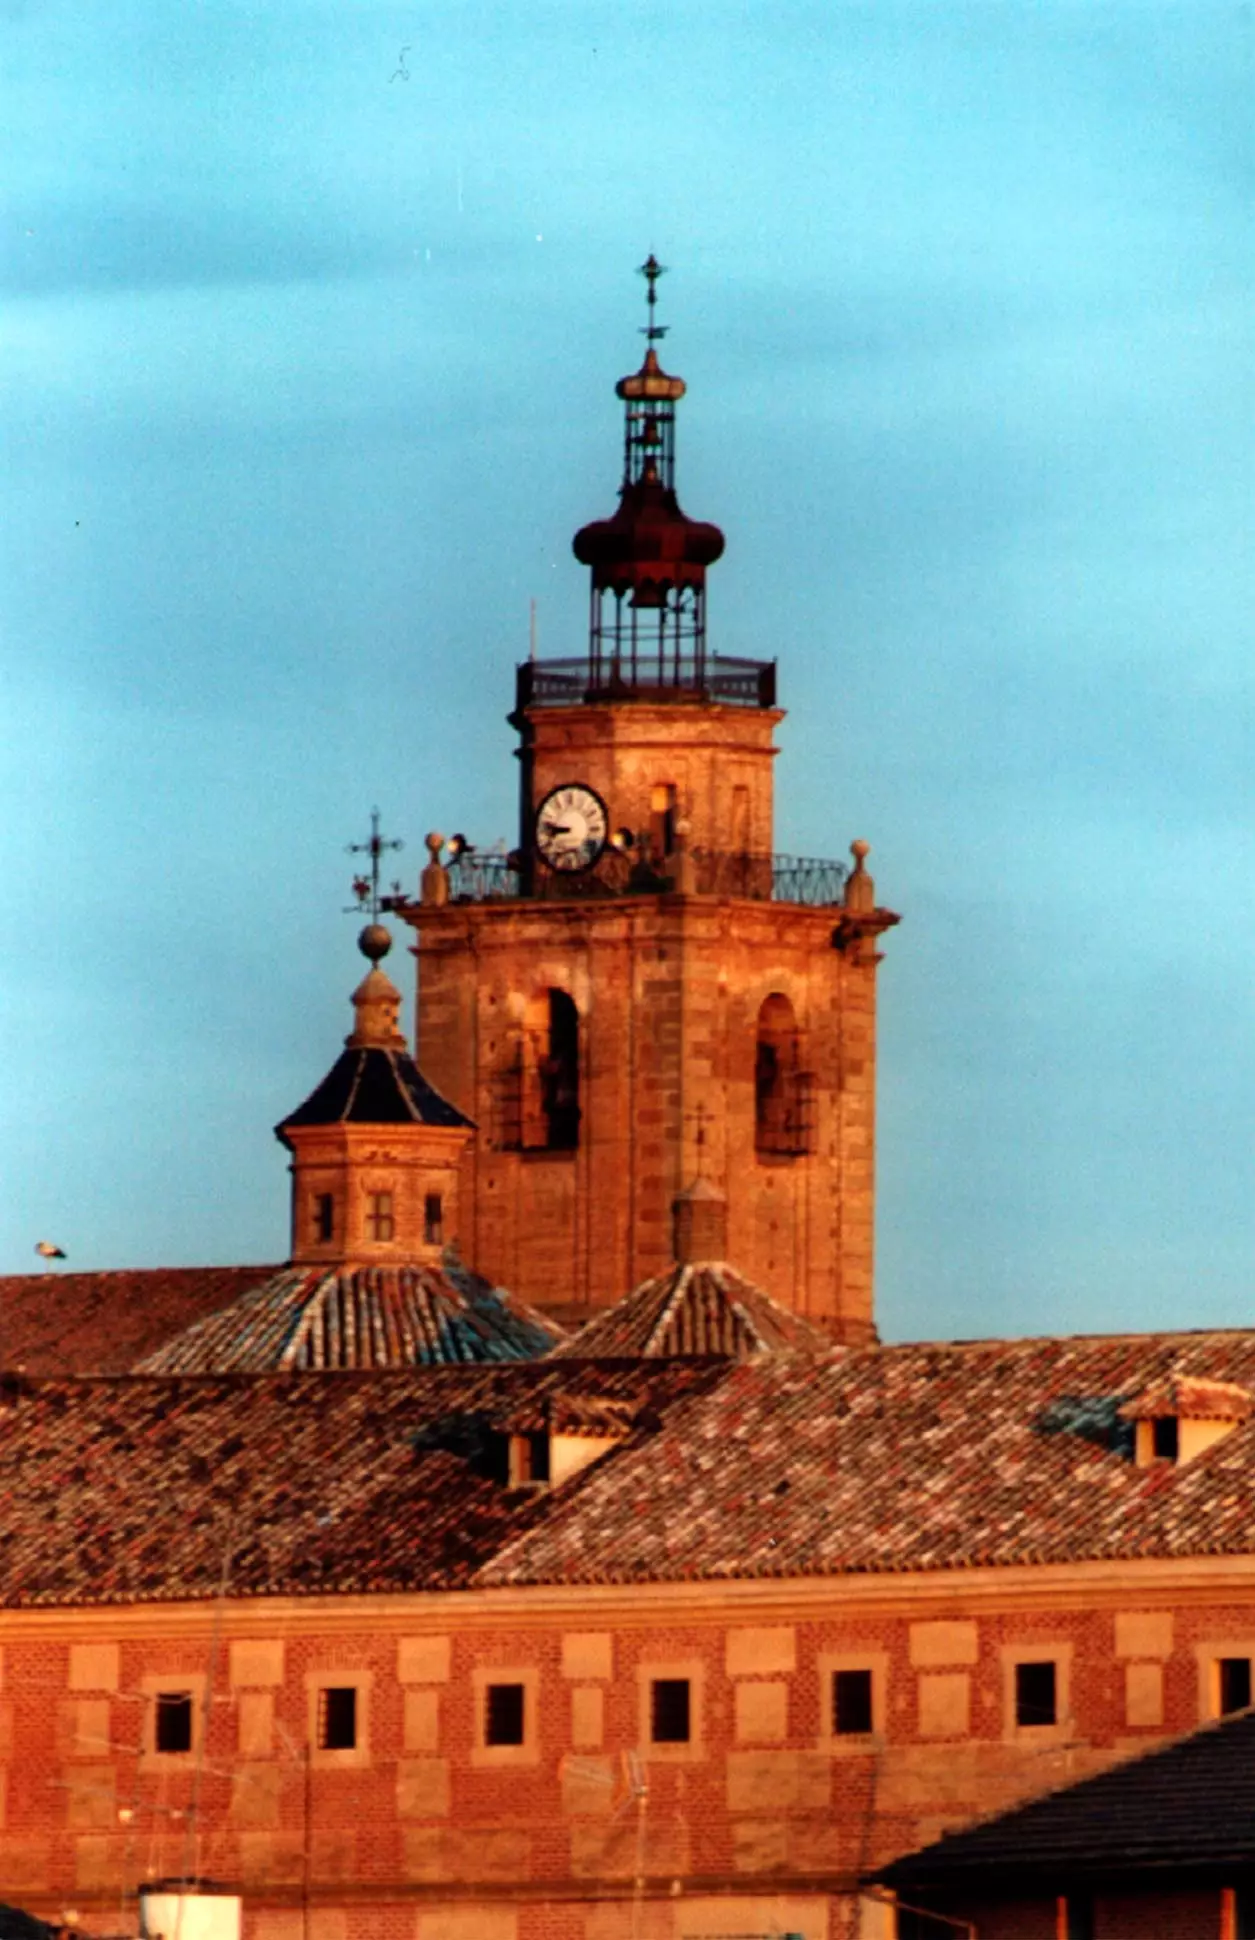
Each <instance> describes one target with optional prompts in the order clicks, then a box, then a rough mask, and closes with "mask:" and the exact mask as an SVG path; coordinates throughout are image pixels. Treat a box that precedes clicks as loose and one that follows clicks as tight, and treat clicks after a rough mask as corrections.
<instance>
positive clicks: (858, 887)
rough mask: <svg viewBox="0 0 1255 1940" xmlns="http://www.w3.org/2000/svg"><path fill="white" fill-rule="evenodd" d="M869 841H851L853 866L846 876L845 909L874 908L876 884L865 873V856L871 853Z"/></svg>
mask: <svg viewBox="0 0 1255 1940" xmlns="http://www.w3.org/2000/svg"><path fill="white" fill-rule="evenodd" d="M871 847H872V845H871V843H870V842H851V844H850V854H851V855H852V856H853V857H854V867H853V868H852V869H851V871H850V873H849V875H848V876H847V877H846V883H845V906H846V908H847V909H874V908H875V907H876V885H875V883H874V882H873V881H872V879H871V877H870V876H869V875H868V873H867V868H866V863H867V858H868V856H869V855H870V854H871Z"/></svg>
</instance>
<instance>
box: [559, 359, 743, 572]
mask: <svg viewBox="0 0 1255 1940" xmlns="http://www.w3.org/2000/svg"><path fill="white" fill-rule="evenodd" d="M649 354H650V356H651V357H652V356H653V352H652V351H651V352H650V353H649ZM667 381H668V382H670V381H671V380H670V379H668V380H667ZM676 381H677V382H678V379H677V380H676ZM572 543H573V547H574V551H575V556H576V558H577V559H578V560H579V561H580V563H581V564H582V565H585V566H588V567H590V568H591V570H592V581H593V586H594V588H595V590H596V591H597V592H599V593H600V592H607V593H613V594H614V596H615V597H616V599H623V598H625V597H626V598H630V599H631V601H632V604H633V605H634V606H639V607H660V606H662V605H663V604H664V602H665V601H666V599H667V596H668V595H669V594H674V593H675V592H677V591H678V590H679V589H680V588H681V587H691V588H693V589H694V590H698V589H700V588H701V587H702V585H703V584H704V582H705V578H706V568H707V566H711V565H713V564H714V562H715V560H716V559H718V558H719V556H720V554H721V553H722V551H723V534H722V532H720V530H719V528H718V526H717V525H709V524H707V523H706V522H704V521H702V520H698V519H690V518H688V517H687V516H686V515H685V513H683V512H682V511H681V510H680V506H679V502H678V500H677V499H676V495H675V492H674V490H673V489H671V487H669V486H667V485H664V484H663V482H662V479H661V477H660V476H659V473H658V467H657V464H656V463H655V462H654V461H653V460H652V459H650V460H649V461H647V462H646V464H645V466H644V469H643V470H642V472H641V475H640V477H639V478H637V479H635V480H634V481H632V482H631V483H628V484H625V485H624V487H623V489H622V491H621V493H620V494H619V509H618V511H617V512H616V513H615V514H614V515H613V517H612V518H609V519H595V520H594V521H593V522H592V523H591V524H590V525H586V526H582V527H581V528H580V530H579V531H578V532H577V533H576V535H575V538H574V541H573V542H572Z"/></svg>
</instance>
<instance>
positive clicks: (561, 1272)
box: [392, 256, 897, 1341]
mask: <svg viewBox="0 0 1255 1940" xmlns="http://www.w3.org/2000/svg"><path fill="white" fill-rule="evenodd" d="M642 273H643V275H644V277H645V280H646V288H647V304H648V308H647V323H646V326H645V331H644V335H645V338H646V349H645V355H644V359H643V362H642V363H641V365H640V368H639V369H638V370H636V371H633V372H632V373H631V374H630V375H629V376H627V377H624V378H622V379H621V380H620V382H619V384H618V385H617V387H616V389H617V394H618V396H619V398H620V400H621V401H622V404H623V413H624V435H623V475H622V483H621V485H620V488H619V501H618V506H617V508H616V509H615V511H614V512H613V513H612V515H611V516H610V517H609V518H606V519H599V520H596V521H594V522H593V523H591V524H589V525H586V526H584V527H582V528H581V530H580V531H579V532H578V533H577V534H576V536H575V540H574V550H575V555H576V557H577V559H579V560H580V562H581V563H582V564H583V565H585V566H586V567H587V568H588V571H589V582H590V591H589V597H590V608H589V629H588V640H587V644H586V647H585V650H584V652H583V653H581V654H579V655H577V656H573V657H571V658H566V659H552V660H536V659H531V660H528V661H526V662H524V664H523V665H522V666H520V667H519V668H518V670H517V675H516V688H515V706H514V710H513V712H512V714H511V715H510V717H509V718H510V723H511V725H512V726H513V727H514V729H515V730H516V732H517V735H518V742H519V745H518V749H517V754H518V758H519V763H520V817H519V823H520V826H519V841H518V847H517V849H516V850H515V851H514V852H512V853H511V854H510V855H509V856H493V857H489V856H480V855H478V854H477V853H476V852H475V850H474V849H473V848H471V847H470V846H469V845H468V844H466V843H465V842H464V841H463V840H462V839H461V838H457V839H455V841H454V842H453V843H450V844H446V843H445V841H444V839H443V837H441V836H439V835H435V834H433V835H431V836H429V837H428V848H429V850H430V861H429V863H428V865H427V867H426V869H425V870H424V871H423V877H422V884H421V890H420V896H419V898H418V900H417V901H414V902H408V901H405V900H403V899H402V900H401V901H399V902H394V904H393V905H392V906H393V907H394V909H395V910H396V912H397V913H398V914H399V915H401V916H403V917H404V918H405V920H406V921H407V922H409V923H410V924H411V925H412V926H413V927H414V929H415V931H416V945H415V954H416V956H417V957H418V963H419V1003H418V1033H417V1035H418V1049H417V1055H418V1059H419V1062H420V1064H421V1066H422V1068H423V1069H424V1071H427V1072H429V1073H430V1075H431V1078H432V1081H433V1082H434V1083H435V1084H436V1085H437V1086H438V1087H439V1089H440V1091H441V1092H442V1093H444V1094H445V1095H446V1096H447V1097H449V1098H450V1099H452V1100H453V1101H454V1102H455V1103H456V1104H457V1106H458V1107H459V1108H460V1110H462V1111H463V1112H465V1113H466V1115H467V1116H468V1117H469V1118H471V1119H472V1120H473V1121H474V1122H475V1124H476V1126H477V1128H478V1129H477V1133H476V1137H475V1139H474V1141H473V1143H472V1144H471V1146H470V1147H468V1150H467V1153H466V1155H465V1158H464V1160H463V1172H462V1184H461V1208H462V1231H463V1234H464V1243H465V1250H466V1252H467V1255H468V1257H469V1258H470V1259H471V1260H472V1261H473V1263H474V1264H475V1266H476V1267H477V1268H478V1270H479V1271H480V1272H482V1273H485V1274H487V1275H489V1276H491V1277H493V1278H495V1279H497V1280H499V1281H501V1282H503V1283H504V1284H505V1285H507V1286H509V1287H511V1288H512V1289H513V1290H514V1291H515V1292H517V1293H518V1294H520V1295H522V1296H523V1297H525V1298H526V1299H528V1300H535V1301H537V1302H539V1303H540V1304H541V1305H542V1306H544V1307H546V1308H548V1309H549V1310H550V1311H552V1312H554V1313H555V1314H557V1315H558V1316H559V1317H563V1318H567V1319H571V1320H575V1319H579V1318H580V1317H583V1316H587V1315H589V1314H590V1313H592V1312H593V1311H595V1310H597V1309H598V1308H601V1307H605V1306H609V1305H611V1304H612V1303H613V1302H614V1301H616V1300H617V1299H619V1298H620V1297H621V1296H622V1295H623V1294H624V1293H625V1292H626V1291H627V1290H628V1289H629V1288H630V1287H632V1286H634V1285H636V1284H637V1283H638V1282H639V1281H641V1280H643V1279H645V1278H646V1277H647V1276H649V1275H651V1274H655V1273H659V1272H661V1271H663V1270H664V1269H665V1268H666V1266H667V1265H668V1264H669V1262H670V1260H671V1258H672V1255H673V1247H674V1235H675V1232H676V1230H677V1222H676V1202H677V1201H678V1200H679V1201H682V1202H683V1203H687V1200H686V1198H685V1195H689V1196H691V1195H692V1192H693V1188H694V1186H695V1184H697V1183H698V1182H701V1183H702V1189H703V1192H704V1193H713V1194H714V1195H716V1196H719V1195H722V1198H723V1200H724V1201H725V1202H726V1234H727V1241H726V1243H727V1252H728V1257H729V1259H730V1261H731V1262H732V1263H733V1264H735V1265H736V1266H737V1267H738V1268H739V1269H740V1270H741V1271H742V1272H743V1273H745V1274H746V1275H748V1276H749V1277H750V1278H752V1279H753V1280H755V1281H757V1282H758V1283H759V1284H761V1285H762V1286H764V1287H766V1288H767V1289H768V1290H769V1291H770V1292H771V1293H772V1294H773V1295H774V1296H775V1297H776V1298H777V1299H779V1300H781V1301H782V1302H784V1303H785V1304H787V1305H789V1306H791V1307H793V1308H794V1309H795V1310H796V1311H797V1312H799V1313H802V1314H804V1315H806V1316H807V1318H809V1319H810V1320H812V1321H814V1322H816V1323H818V1324H819V1325H821V1326H823V1327H824V1328H826V1329H827V1331H829V1332H830V1333H831V1334H832V1335H833V1336H834V1337H835V1338H838V1339H846V1340H851V1341H859V1340H865V1339H868V1338H870V1337H871V1335H872V1333H873V1316H872V1224H873V1221H872V1212H873V1183H874V1181H873V1143H874V1140H873V1129H874V1090H875V977H876V965H877V963H878V962H879V950H878V947H877V945H878V939H879V937H880V935H881V934H882V932H883V931H884V930H885V929H887V928H888V927H889V926H890V925H891V924H893V923H895V922H896V921H897V918H896V917H895V916H894V915H892V914H891V913H890V912H889V911H887V910H882V909H880V908H878V907H877V906H876V901H875V895H874V890H873V887H872V880H871V877H870V875H869V874H868V873H867V869H866V854H867V847H866V844H864V843H856V844H855V845H854V856H855V860H854V867H853V869H852V870H849V871H847V870H846V869H845V868H843V867H842V866H841V865H840V864H838V863H835V862H825V861H819V860H814V859H809V858H799V857H787V856H781V855H778V854H777V853H776V852H775V845H774V828H773V808H772V769H773V764H774V760H775V754H776V748H775V729H776V726H777V724H778V723H779V722H780V721H781V720H782V719H783V714H782V711H781V710H780V709H779V708H778V707H777V706H776V667H775V662H774V661H772V660H763V661H757V660H744V659H734V658H730V657H727V656H723V655H719V654H717V653H712V652H710V650H709V648H708V645H707V637H706V575H707V569H708V568H709V567H710V566H712V565H714V563H715V562H716V561H717V560H718V559H719V557H720V555H721V554H722V552H723V547H724V539H723V534H722V533H721V532H720V530H719V528H718V527H717V526H714V525H710V524H706V523H703V522H700V521H697V520H693V519H690V518H688V517H687V516H686V514H685V513H684V512H683V511H682V510H681V508H680V504H679V500H678V497H677V493H676V484H675V455H676V407H677V405H678V404H679V402H680V400H681V399H682V398H683V396H684V391H685V386H684V383H683V380H682V379H681V378H679V377H675V376H672V375H670V374H669V373H668V372H667V371H665V370H664V369H663V368H662V365H661V362H660V360H659V352H658V345H659V344H660V342H661V340H662V337H663V334H664V332H663V328H662V326H661V325H660V324H659V323H658V322H657V286H658V279H659V277H660V276H661V275H662V274H663V271H662V268H661V266H660V265H659V264H658V263H657V262H656V261H655V259H654V258H653V257H652V256H651V257H650V258H649V260H648V261H647V262H646V263H645V264H644V265H643V271H642Z"/></svg>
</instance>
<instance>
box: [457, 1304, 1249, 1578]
mask: <svg viewBox="0 0 1255 1940" xmlns="http://www.w3.org/2000/svg"><path fill="white" fill-rule="evenodd" d="M551 1364H552V1363H551ZM559 1364H560V1365H565V1364H566V1363H559ZM1170 1373H1172V1374H1177V1375H1181V1376H1189V1377H1200V1378H1204V1379H1208V1380H1224V1379H1233V1378H1235V1377H1237V1378H1238V1379H1239V1381H1240V1382H1241V1383H1242V1384H1245V1382H1247V1381H1250V1380H1253V1379H1255V1333H1236V1332H1235V1333H1214V1334H1201V1333H1200V1334H1185V1335H1179V1334H1178V1335H1144V1336H1121V1337H1113V1338H1108V1339H1102V1338H1098V1339H1071V1340H1038V1341H990V1342H975V1343H971V1344H957V1345H935V1344H928V1345H920V1346H901V1347H883V1348H869V1349H865V1350H860V1351H857V1352H847V1353H845V1354H843V1355H838V1354H834V1355H831V1356H830V1357H828V1358H827V1359H826V1360H815V1359H810V1358H807V1359H802V1358H800V1357H793V1356H785V1357H773V1356H763V1357H760V1358H759V1359H757V1360H752V1361H747V1362H744V1363H742V1364H741V1365H739V1366H735V1367H731V1368H729V1369H728V1371H727V1374H726V1375H725V1377H724V1379H723V1380H722V1381H720V1382H719V1383H718V1384H717V1385H716V1386H715V1387H714V1388H713V1389H712V1390H711V1391H710V1392H709V1393H708V1394H703V1396H702V1397H701V1399H700V1400H698V1399H694V1400H692V1401H691V1402H687V1403H684V1404H682V1405H679V1406H677V1407H676V1408H674V1409H673V1410H672V1411H671V1412H670V1413H669V1415H668V1416H667V1418H666V1420H665V1422H664V1424H663V1428H662V1432H661V1433H660V1434H659V1435H658V1436H657V1437H655V1438H654V1439H653V1440H651V1441H649V1442H646V1443H645V1444H643V1445H642V1446H641V1447H639V1448H636V1449H634V1450H633V1451H632V1452H631V1453H630V1455H624V1456H623V1457H622V1458H615V1459H614V1460H613V1461H611V1462H610V1463H608V1464H607V1465H605V1466H604V1467H603V1468H602V1469H601V1470H600V1471H599V1472H597V1473H596V1474H595V1475H593V1476H592V1477H590V1481H589V1487H588V1488H587V1490H586V1491H585V1492H584V1493H583V1494H582V1495H581V1497H580V1499H579V1503H578V1505H576V1504H574V1503H572V1504H571V1505H569V1506H567V1507H564V1508H562V1509H560V1510H558V1511H557V1512H556V1513H555V1514H553V1515H552V1516H549V1517H547V1518H546V1519H545V1520H544V1521H543V1522H542V1523H540V1524H538V1525H537V1526H536V1528H535V1529H534V1530H533V1531H531V1532H530V1533H529V1534H528V1535H527V1536H526V1537H523V1538H521V1539H520V1540H518V1541H516V1542H514V1543H512V1544H511V1545H510V1546H509V1547H508V1548H506V1549H505V1550H503V1551H502V1552H501V1554H500V1555H499V1556H497V1557H496V1558H495V1559H494V1560H493V1561H492V1562H491V1563H490V1564H488V1565H486V1567H485V1570H484V1575H483V1580H484V1581H485V1582H493V1583H525V1582H554V1581H571V1582H577V1581H584V1582H595V1581H601V1582H624V1581H634V1580H638V1579H641V1578H648V1577H654V1578H656V1579H659V1580H675V1581H678V1580H686V1579H697V1578H708V1579H709V1578H735V1577H761V1576H786V1575H798V1576H820V1575H833V1574H840V1573H845V1572H857V1573H869V1572H882V1571H895V1570H912V1571H914V1570H941V1569H956V1568H957V1569H967V1568H974V1567H978V1566H984V1567H998V1566H1001V1565H1012V1564H1023V1563H1055V1562H1078V1561H1081V1560H1085V1559H1099V1558H1114V1557H1121V1558H1133V1557H1142V1556H1147V1557H1149V1556H1187V1555H1190V1556H1197V1555H1213V1554H1214V1555H1219V1554H1235V1553H1236V1554H1240V1553H1244V1552H1249V1551H1251V1550H1253V1549H1255V1489H1252V1487H1251V1480H1252V1470H1253V1469H1255V1422H1249V1423H1246V1424H1244V1425H1243V1426H1241V1427H1239V1428H1236V1429H1235V1430H1234V1431H1233V1432H1232V1433H1231V1434H1229V1435H1228V1436H1226V1437H1225V1438H1224V1440H1223V1441H1221V1442H1219V1443H1217V1444H1216V1445H1214V1446H1213V1447H1212V1448H1210V1449H1208V1450H1207V1451H1206V1452H1204V1453H1203V1454H1201V1455H1199V1456H1197V1457H1196V1458H1195V1459H1194V1460H1193V1461H1192V1462H1190V1463H1189V1464H1187V1465H1186V1466H1184V1467H1181V1468H1177V1467H1174V1466H1170V1465H1168V1464H1166V1463H1157V1464H1154V1465H1153V1466H1152V1467H1149V1468H1138V1467H1136V1466H1135V1465H1134V1463H1133V1460H1132V1440H1133V1430H1132V1427H1131V1425H1130V1424H1127V1423H1125V1422H1123V1421H1121V1420H1120V1408H1121V1406H1122V1405H1123V1403H1124V1401H1125V1399H1126V1398H1127V1397H1128V1396H1130V1395H1132V1394H1134V1393H1136V1392H1137V1391H1138V1390H1139V1389H1141V1388H1143V1387H1145V1386H1146V1385H1147V1384H1148V1383H1149V1382H1150V1381H1151V1380H1153V1379H1157V1378H1159V1377H1161V1376H1166V1375H1168V1374H1170ZM658 1504H667V1505H669V1511H668V1515H667V1518H666V1523H665V1527H663V1528H661V1529H660V1528H659V1526H658V1522H657V1517H656V1515H655V1514H654V1513H653V1511H654V1509H655V1508H656V1505H658Z"/></svg>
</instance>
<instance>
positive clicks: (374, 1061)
mask: <svg viewBox="0 0 1255 1940" xmlns="http://www.w3.org/2000/svg"><path fill="white" fill-rule="evenodd" d="M470 1123H471V1121H470V1119H469V1118H467V1117H466V1116H465V1114H464V1113H462V1112H460V1111H459V1110H458V1108H457V1106H456V1105H451V1104H450V1103H449V1101H448V1099H447V1098H442V1097H441V1095H440V1093H439V1092H438V1091H437V1090H436V1089H435V1087H434V1086H433V1085H429V1084H428V1082H427V1080H426V1078H425V1077H424V1076H423V1074H422V1072H421V1071H420V1070H419V1068H418V1066H417V1065H416V1064H415V1062H414V1060H413V1058H412V1057H411V1056H410V1054H409V1052H408V1051H399V1050H393V1049H386V1048H384V1047H383V1046H382V1045H378V1044H369V1045H357V1046H352V1045H350V1046H349V1047H348V1048H347V1049H345V1050H343V1051H341V1053H340V1055H339V1057H338V1058H337V1059H336V1061H335V1063H334V1064H333V1065H332V1067H331V1069H330V1071H328V1073H327V1075H326V1077H325V1078H324V1079H323V1081H322V1083H321V1084H320V1085H316V1086H315V1088H314V1090H313V1091H311V1092H310V1094H309V1097H308V1098H307V1099H306V1100H305V1102H304V1104H302V1105H298V1106H297V1108H296V1110H295V1111H292V1112H289V1113H288V1115H287V1117H286V1118H285V1119H283V1120H282V1121H281V1122H280V1123H279V1124H278V1125H276V1126H275V1132H276V1134H277V1135H278V1137H280V1138H283V1136H284V1133H285V1132H286V1131H287V1129H288V1127H289V1126H290V1125H468V1126H469V1125H470Z"/></svg>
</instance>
